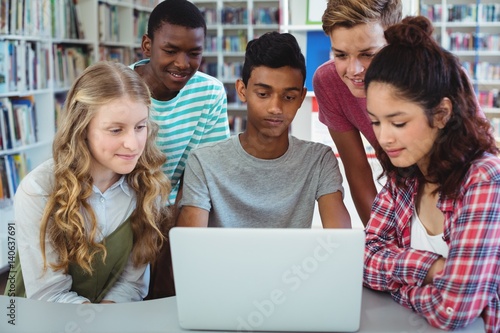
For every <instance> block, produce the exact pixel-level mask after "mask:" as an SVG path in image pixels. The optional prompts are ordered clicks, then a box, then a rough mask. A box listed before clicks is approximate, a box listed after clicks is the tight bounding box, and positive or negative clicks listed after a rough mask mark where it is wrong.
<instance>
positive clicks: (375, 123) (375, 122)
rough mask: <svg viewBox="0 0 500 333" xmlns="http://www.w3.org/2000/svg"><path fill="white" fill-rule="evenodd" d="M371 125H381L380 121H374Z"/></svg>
mask: <svg viewBox="0 0 500 333" xmlns="http://www.w3.org/2000/svg"><path fill="white" fill-rule="evenodd" d="M371 123H372V126H378V125H380V121H377V120H372V121H371Z"/></svg>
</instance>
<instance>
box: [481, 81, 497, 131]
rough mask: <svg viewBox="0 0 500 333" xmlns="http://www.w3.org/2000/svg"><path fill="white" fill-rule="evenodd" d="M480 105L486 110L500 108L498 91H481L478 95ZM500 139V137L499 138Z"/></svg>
mask: <svg viewBox="0 0 500 333" xmlns="http://www.w3.org/2000/svg"><path fill="white" fill-rule="evenodd" d="M477 98H478V101H479V105H481V106H482V107H486V108H500V94H499V93H498V89H492V90H481V91H479V92H478V94H477ZM499 137H500V136H499Z"/></svg>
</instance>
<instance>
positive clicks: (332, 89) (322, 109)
mask: <svg viewBox="0 0 500 333" xmlns="http://www.w3.org/2000/svg"><path fill="white" fill-rule="evenodd" d="M313 89H314V95H315V96H316V99H317V101H318V106H319V120H320V121H321V122H322V123H323V124H325V125H326V126H327V127H328V128H329V129H331V130H333V131H337V132H346V131H350V130H353V129H355V126H354V125H353V124H352V123H351V122H350V121H349V120H348V119H347V118H346V117H345V116H344V114H343V112H342V108H343V107H345V105H344V104H345V102H344V100H343V98H342V97H341V96H342V92H343V93H344V96H349V95H351V93H350V91H347V94H349V95H345V93H346V92H345V89H348V88H347V87H346V86H345V84H344V83H343V82H342V80H341V79H340V77H339V76H338V74H337V72H336V70H335V65H334V63H333V61H330V62H327V63H325V64H323V65H322V66H320V67H319V68H318V69H317V70H316V72H315V73H314V76H313ZM351 96H352V95H351ZM353 98H354V97H353ZM351 107H352V106H351Z"/></svg>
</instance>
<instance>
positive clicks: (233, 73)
mask: <svg viewBox="0 0 500 333" xmlns="http://www.w3.org/2000/svg"><path fill="white" fill-rule="evenodd" d="M242 69H243V62H241V61H235V62H224V65H223V66H222V77H223V78H224V79H235V78H240V77H241V71H242Z"/></svg>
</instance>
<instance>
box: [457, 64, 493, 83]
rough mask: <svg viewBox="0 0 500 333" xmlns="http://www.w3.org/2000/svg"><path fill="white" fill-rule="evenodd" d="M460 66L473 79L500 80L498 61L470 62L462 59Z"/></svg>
mask: <svg viewBox="0 0 500 333" xmlns="http://www.w3.org/2000/svg"><path fill="white" fill-rule="evenodd" d="M462 66H463V67H464V68H465V69H466V70H467V72H468V73H469V76H470V77H471V78H473V79H475V80H480V81H498V80H500V63H497V64H492V63H489V62H487V61H479V62H476V63H472V62H470V61H464V62H462Z"/></svg>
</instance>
